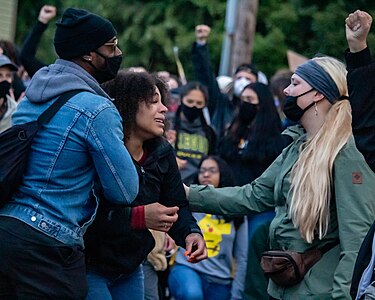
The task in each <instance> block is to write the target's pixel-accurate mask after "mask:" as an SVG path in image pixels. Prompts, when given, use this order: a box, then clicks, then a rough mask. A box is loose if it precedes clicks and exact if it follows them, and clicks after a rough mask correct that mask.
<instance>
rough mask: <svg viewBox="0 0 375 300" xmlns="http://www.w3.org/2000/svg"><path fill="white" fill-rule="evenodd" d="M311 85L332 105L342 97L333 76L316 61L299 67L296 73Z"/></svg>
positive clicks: (310, 61)
mask: <svg viewBox="0 0 375 300" xmlns="http://www.w3.org/2000/svg"><path fill="white" fill-rule="evenodd" d="M294 73H295V74H297V75H298V76H300V77H301V78H302V79H303V80H305V81H306V82H307V83H308V84H309V85H311V86H312V87H313V88H314V89H315V90H317V91H318V92H320V93H322V94H323V95H324V96H325V97H326V99H327V100H328V101H329V102H331V103H332V104H333V103H335V102H336V100H337V99H339V97H340V92H339V89H338V88H337V85H336V83H335V82H334V81H333V79H332V78H331V76H330V75H329V74H328V73H327V72H326V71H325V70H324V69H323V68H322V67H321V66H320V65H319V64H318V63H316V62H315V61H313V60H309V61H307V62H305V63H304V64H302V65H300V66H298V67H297V70H296V71H295V72H294Z"/></svg>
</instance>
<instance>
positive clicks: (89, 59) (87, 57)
mask: <svg viewBox="0 0 375 300" xmlns="http://www.w3.org/2000/svg"><path fill="white" fill-rule="evenodd" d="M82 58H83V59H84V60H85V61H92V56H91V54H86V55H84V56H82Z"/></svg>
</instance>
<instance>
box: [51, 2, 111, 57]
mask: <svg viewBox="0 0 375 300" xmlns="http://www.w3.org/2000/svg"><path fill="white" fill-rule="evenodd" d="M56 26H57V28H56V33H55V39H54V45H55V50H56V53H57V55H58V56H59V57H60V58H63V59H68V58H74V57H80V56H82V55H85V54H88V53H90V52H91V51H94V50H95V49H98V48H99V47H100V46H102V45H103V44H104V43H106V42H108V41H109V40H110V39H111V38H113V37H115V36H116V34H117V32H116V30H115V28H114V27H113V25H112V23H111V22H110V21H108V20H107V19H104V18H102V17H100V16H98V15H95V14H93V13H90V12H88V11H86V10H82V9H75V8H68V9H66V10H65V11H64V13H63V15H62V17H61V20H59V21H57V22H56Z"/></svg>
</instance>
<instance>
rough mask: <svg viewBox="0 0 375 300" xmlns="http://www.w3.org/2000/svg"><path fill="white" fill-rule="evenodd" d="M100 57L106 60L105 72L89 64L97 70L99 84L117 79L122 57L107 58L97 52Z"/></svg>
mask: <svg viewBox="0 0 375 300" xmlns="http://www.w3.org/2000/svg"><path fill="white" fill-rule="evenodd" d="M95 53H96V54H98V55H99V56H101V57H103V58H104V60H105V68H104V70H100V69H98V68H97V67H95V66H94V65H93V63H92V62H89V63H90V65H91V66H92V67H93V68H94V69H95V72H96V74H95V79H96V80H97V81H98V82H99V83H103V82H106V81H108V80H111V79H113V78H115V77H116V75H117V72H118V70H119V69H120V66H121V63H122V55H117V56H112V57H107V56H104V55H103V54H101V53H99V52H96V51H95Z"/></svg>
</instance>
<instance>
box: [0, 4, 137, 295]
mask: <svg viewBox="0 0 375 300" xmlns="http://www.w3.org/2000/svg"><path fill="white" fill-rule="evenodd" d="M56 25H57V29H56V33H55V39H54V45H55V50H56V52H57V54H58V55H59V57H60V59H57V60H56V62H55V63H54V64H52V65H50V66H48V67H44V68H42V69H41V70H39V71H38V72H37V73H36V74H35V75H34V77H33V78H32V80H31V82H30V85H29V87H28V89H27V91H26V97H25V98H24V99H23V100H22V101H21V102H20V104H19V106H18V109H17V111H16V112H15V114H14V115H13V123H14V124H21V123H25V122H29V121H32V120H36V119H37V117H38V116H39V115H40V114H41V113H42V112H43V111H45V110H46V109H47V108H48V107H49V106H50V105H51V104H52V103H53V102H54V101H55V100H56V99H57V98H58V97H59V96H60V95H62V94H63V93H65V92H68V91H72V90H80V93H78V94H76V95H75V96H73V97H72V98H70V99H69V100H68V102H67V103H66V104H65V105H64V106H63V107H62V108H61V109H60V110H59V111H58V112H57V114H56V115H55V116H54V117H53V118H52V119H51V120H50V122H49V123H48V124H47V125H45V126H43V127H42V128H41V130H40V131H39V132H38V134H37V135H36V137H35V138H34V141H33V145H32V150H31V154H30V157H29V163H28V166H27V169H26V172H25V174H24V178H23V182H22V184H21V185H20V187H19V189H18V191H17V192H16V193H15V194H14V196H13V200H12V201H11V202H9V203H8V204H7V205H5V206H4V207H2V208H1V209H0V245H1V246H0V298H2V299H11V298H12V299H13V298H20V299H21V298H22V299H25V298H27V299H29V298H32V299H83V298H84V297H85V295H86V292H87V286H86V280H85V264H84V255H83V252H82V250H83V247H84V245H83V239H82V236H83V234H84V232H85V230H86V228H87V226H88V225H89V224H90V223H91V222H92V220H93V218H94V217H95V212H96V207H97V200H96V197H95V192H92V190H93V186H94V182H95V183H98V184H99V183H100V185H101V187H102V189H103V192H104V195H105V198H106V199H107V200H108V201H111V202H113V203H119V204H130V203H131V202H132V201H133V200H134V198H135V196H136V194H137V192H138V176H137V173H136V170H135V168H134V166H133V163H132V160H131V158H130V155H129V153H128V152H127V150H126V148H125V146H124V143H123V129H122V120H121V117H120V115H119V114H118V112H117V110H116V108H115V106H114V105H113V104H112V102H111V99H110V98H109V96H108V95H107V94H106V93H105V92H104V91H103V90H102V89H101V87H100V85H99V84H100V83H102V82H104V81H107V80H109V79H112V78H114V76H115V75H116V73H117V71H118V69H119V67H120V64H121V54H122V53H121V50H120V49H119V48H118V47H117V38H116V31H115V29H114V28H113V26H112V24H111V23H110V22H109V21H108V20H106V19H104V18H102V17H100V16H97V15H94V14H92V13H89V12H87V11H84V10H79V9H72V8H68V9H67V10H66V11H65V12H64V14H63V16H62V19H61V20H60V21H58V22H57V23H56Z"/></svg>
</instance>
